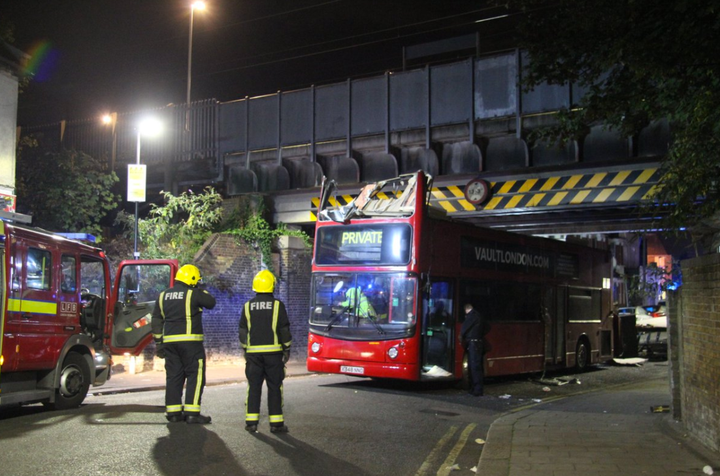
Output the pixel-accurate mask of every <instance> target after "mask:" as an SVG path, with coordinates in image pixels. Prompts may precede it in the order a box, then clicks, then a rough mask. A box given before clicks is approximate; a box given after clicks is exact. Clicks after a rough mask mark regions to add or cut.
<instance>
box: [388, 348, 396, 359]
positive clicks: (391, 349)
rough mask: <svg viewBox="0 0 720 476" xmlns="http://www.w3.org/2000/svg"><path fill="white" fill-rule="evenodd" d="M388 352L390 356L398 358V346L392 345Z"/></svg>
mask: <svg viewBox="0 0 720 476" xmlns="http://www.w3.org/2000/svg"><path fill="white" fill-rule="evenodd" d="M387 354H388V357H390V358H391V359H395V358H397V356H398V350H397V347H390V348H389V349H388V352H387Z"/></svg>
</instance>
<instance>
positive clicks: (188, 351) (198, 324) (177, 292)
mask: <svg viewBox="0 0 720 476" xmlns="http://www.w3.org/2000/svg"><path fill="white" fill-rule="evenodd" d="M201 280H202V276H200V270H199V269H198V268H197V267H196V266H193V265H191V264H186V265H185V266H183V267H181V268H180V269H179V270H178V272H177V275H176V276H175V285H174V286H173V287H172V288H170V289H166V290H165V291H163V292H162V293H160V296H159V297H158V300H157V302H156V303H155V309H154V310H153V314H152V331H153V338H154V339H155V344H156V346H157V351H156V354H157V356H158V357H160V358H164V359H165V374H166V375H165V379H166V384H165V418H167V420H168V421H169V422H173V423H174V422H181V421H185V422H186V423H200V424H206V423H210V421H211V420H212V419H211V418H210V417H209V416H205V415H201V414H200V400H201V399H202V393H203V389H204V388H205V364H206V359H205V347H204V345H203V326H202V310H203V308H205V309H212V308H214V307H215V298H214V297H213V296H212V295H211V294H210V293H209V292H207V291H205V290H204V289H198V288H197V285H198V283H200V281H201ZM186 382H187V385H186V389H185V404H184V405H183V398H182V396H183V385H185V384H186Z"/></svg>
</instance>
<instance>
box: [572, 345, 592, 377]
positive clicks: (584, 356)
mask: <svg viewBox="0 0 720 476" xmlns="http://www.w3.org/2000/svg"><path fill="white" fill-rule="evenodd" d="M589 366H590V346H588V343H587V342H586V341H584V340H580V342H578V344H577V349H576V350H575V369H576V370H577V371H579V372H584V371H585V370H587V368H588V367H589Z"/></svg>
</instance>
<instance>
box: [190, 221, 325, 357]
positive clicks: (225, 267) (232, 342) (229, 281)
mask: <svg viewBox="0 0 720 476" xmlns="http://www.w3.org/2000/svg"><path fill="white" fill-rule="evenodd" d="M279 248H280V249H279V252H278V254H277V256H273V274H275V277H276V278H277V280H278V281H277V283H276V286H275V293H274V294H275V297H277V298H278V299H280V300H281V301H283V302H284V303H285V306H286V308H287V311H288V316H289V317H290V330H291V332H292V337H293V345H292V354H291V358H292V359H293V360H296V359H297V360H299V359H302V360H304V359H305V356H306V355H307V334H308V312H309V311H308V309H309V308H310V260H311V250H310V249H309V248H306V247H305V246H304V244H303V243H302V241H301V240H299V239H297V238H288V237H283V238H281V239H280V240H279ZM260 263H261V256H260V251H259V250H255V249H254V248H253V247H252V246H249V245H239V244H238V243H237V241H236V239H235V237H233V236H230V235H224V234H216V235H213V236H212V237H211V238H210V239H209V240H208V241H207V242H206V243H205V245H204V246H203V248H202V249H201V250H200V251H199V252H198V254H197V255H196V257H195V264H196V265H197V266H198V267H199V268H200V269H201V270H202V273H203V277H204V278H206V281H207V282H208V283H207V290H208V291H209V292H210V293H212V295H213V296H215V299H216V300H217V305H216V306H215V309H212V310H206V311H204V312H203V330H204V332H205V350H206V353H207V358H208V363H210V364H212V363H218V362H223V363H236V362H240V361H241V359H242V355H241V353H240V344H239V342H238V322H239V320H240V312H241V308H242V306H243V305H244V303H245V302H246V301H247V300H249V299H251V298H253V297H254V296H255V293H254V292H252V280H253V278H254V277H255V275H256V274H257V273H258V272H259V271H260V270H261V267H260Z"/></svg>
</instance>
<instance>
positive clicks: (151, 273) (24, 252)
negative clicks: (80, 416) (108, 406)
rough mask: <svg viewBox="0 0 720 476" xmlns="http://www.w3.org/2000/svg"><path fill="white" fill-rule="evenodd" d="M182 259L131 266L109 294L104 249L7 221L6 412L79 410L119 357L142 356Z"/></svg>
mask: <svg viewBox="0 0 720 476" xmlns="http://www.w3.org/2000/svg"><path fill="white" fill-rule="evenodd" d="M177 268H178V265H177V261H174V260H137V261H123V262H122V263H120V265H119V268H118V270H117V273H116V274H115V282H114V286H111V274H110V263H109V260H108V259H107V257H106V256H105V254H104V253H103V251H102V250H101V249H100V248H97V247H95V246H92V245H90V244H86V243H83V242H81V241H77V240H73V239H68V238H66V237H64V236H62V235H60V234H56V233H51V232H47V231H43V230H39V229H35V228H31V227H28V226H23V225H19V224H11V223H7V222H4V221H0V335H1V336H2V339H0V405H1V406H5V405H9V404H25V403H37V402H41V403H43V404H44V405H46V406H49V407H51V408H55V409H65V408H72V407H77V406H79V405H80V404H81V403H82V402H83V400H84V399H85V396H86V395H87V393H88V389H89V387H90V385H93V386H99V385H103V384H104V383H105V382H106V381H107V380H108V379H109V378H110V372H111V367H112V355H118V354H131V355H138V354H139V353H140V351H141V350H142V349H143V348H144V347H145V346H146V345H147V344H148V343H149V342H150V341H151V340H152V335H151V326H150V316H151V313H152V310H153V306H154V305H155V300H156V299H157V296H158V295H159V294H160V292H161V291H162V290H164V289H166V288H167V287H169V286H171V285H172V283H173V280H174V277H175V273H176V272H177Z"/></svg>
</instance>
